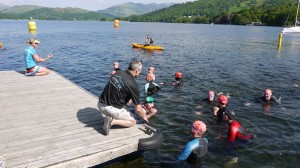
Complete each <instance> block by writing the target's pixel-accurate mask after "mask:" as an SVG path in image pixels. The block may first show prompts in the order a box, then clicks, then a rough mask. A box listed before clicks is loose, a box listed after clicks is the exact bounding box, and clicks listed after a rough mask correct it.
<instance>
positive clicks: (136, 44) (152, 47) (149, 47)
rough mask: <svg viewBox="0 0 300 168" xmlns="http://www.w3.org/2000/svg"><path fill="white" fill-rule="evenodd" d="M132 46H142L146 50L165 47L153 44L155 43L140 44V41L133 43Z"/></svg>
mask: <svg viewBox="0 0 300 168" xmlns="http://www.w3.org/2000/svg"><path fill="white" fill-rule="evenodd" d="M131 44H132V48H142V49H146V50H163V49H164V48H163V47H162V46H153V45H146V46H145V45H144V44H138V43H131Z"/></svg>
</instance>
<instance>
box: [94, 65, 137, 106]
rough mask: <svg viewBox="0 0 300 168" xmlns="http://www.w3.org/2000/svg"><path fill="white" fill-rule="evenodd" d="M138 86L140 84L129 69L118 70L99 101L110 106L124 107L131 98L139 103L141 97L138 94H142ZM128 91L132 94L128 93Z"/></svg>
mask: <svg viewBox="0 0 300 168" xmlns="http://www.w3.org/2000/svg"><path fill="white" fill-rule="evenodd" d="M137 88H139V86H138V84H137V83H136V81H135V79H134V77H133V76H132V75H131V74H130V72H129V71H123V70H118V71H116V72H115V74H114V75H113V76H112V77H111V78H110V80H109V82H108V84H107V85H106V86H105V88H104V90H103V92H102V94H101V95H100V98H99V101H100V102H101V103H104V104H106V105H109V106H114V107H117V108H123V107H124V106H126V103H127V102H128V101H129V100H130V99H132V100H133V102H134V103H137V100H138V99H139V97H138V96H137V95H139V94H140V93H139V90H138V89H137ZM128 92H129V93H131V94H127V93H128Z"/></svg>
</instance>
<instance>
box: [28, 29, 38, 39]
mask: <svg viewBox="0 0 300 168" xmlns="http://www.w3.org/2000/svg"><path fill="white" fill-rule="evenodd" d="M29 34H30V35H32V36H35V35H36V34H37V31H36V30H29ZM32 38H35V37H32Z"/></svg>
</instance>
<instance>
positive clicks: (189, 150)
mask: <svg viewBox="0 0 300 168" xmlns="http://www.w3.org/2000/svg"><path fill="white" fill-rule="evenodd" d="M197 147H199V141H198V139H194V140H192V141H190V142H189V143H188V144H186V145H185V147H184V149H183V150H182V151H181V153H180V154H179V156H178V160H186V159H187V158H188V157H189V156H190V154H191V153H192V151H193V150H194V149H195V148H197Z"/></svg>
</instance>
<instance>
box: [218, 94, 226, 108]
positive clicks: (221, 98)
mask: <svg viewBox="0 0 300 168" xmlns="http://www.w3.org/2000/svg"><path fill="white" fill-rule="evenodd" d="M218 102H219V103H220V104H222V105H227V104H228V98H227V97H226V96H225V95H222V94H221V95H219V97H218Z"/></svg>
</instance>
